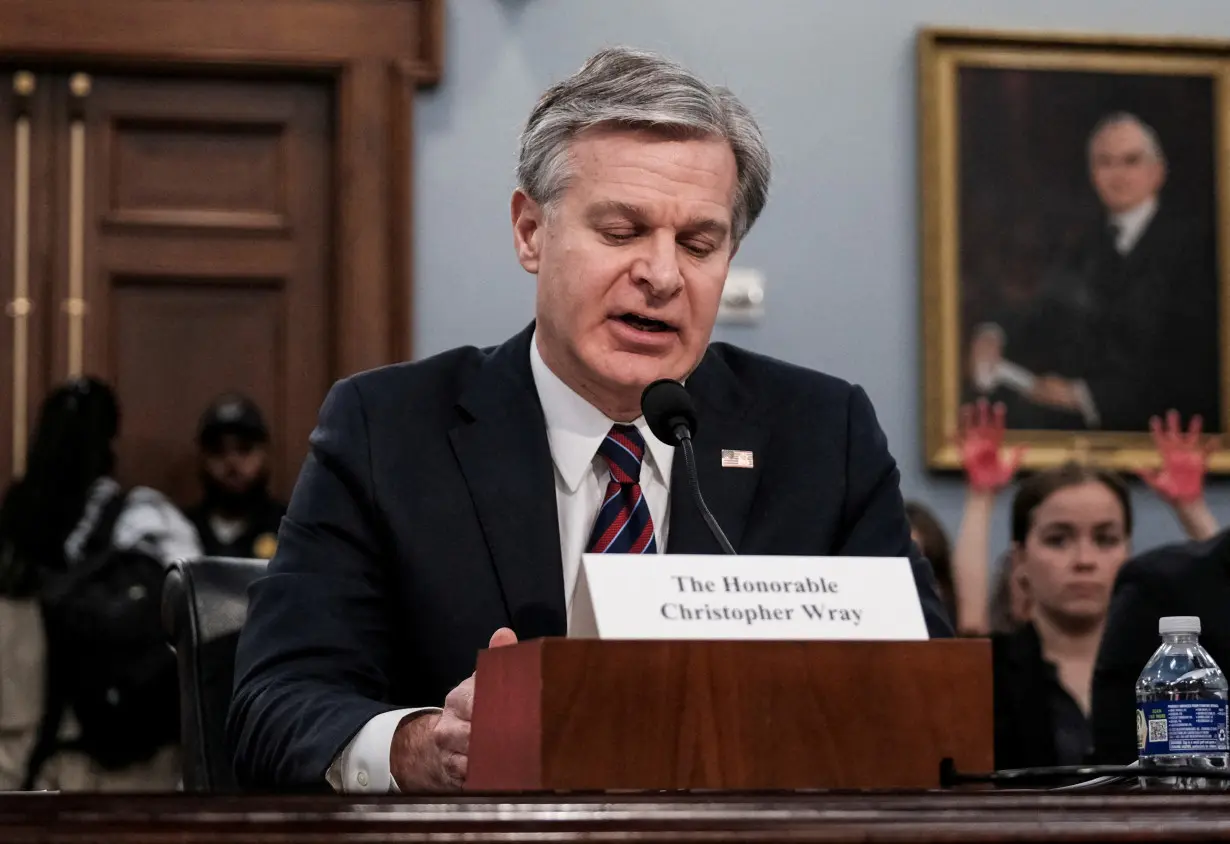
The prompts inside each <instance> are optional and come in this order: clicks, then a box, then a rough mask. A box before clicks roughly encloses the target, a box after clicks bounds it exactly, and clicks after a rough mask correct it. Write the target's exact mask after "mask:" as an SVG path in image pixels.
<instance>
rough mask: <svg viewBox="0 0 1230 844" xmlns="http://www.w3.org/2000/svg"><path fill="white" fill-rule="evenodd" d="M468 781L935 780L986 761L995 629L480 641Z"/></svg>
mask: <svg viewBox="0 0 1230 844" xmlns="http://www.w3.org/2000/svg"><path fill="white" fill-rule="evenodd" d="M475 682H476V686H475V693H474V714H473V722H472V731H471V735H470V759H469V772H468V775H467V777H466V788H467V789H469V790H472V791H505V790H508V791H540V790H541V791H589V790H612V789H636V790H642V789H648V790H658V789H668V790H673V789H722V790H734V789H740V790H761V789H766V790H775V789H847V788H849V789H854V788H897V789H900V788H935V787H937V786H938V785H939V771H940V762H941V760H943V759H944V758H951V759H952V760H954V762H955V764H956V766H957V768H958V769H960V770H964V771H989V770H992V769H993V767H994V766H993V759H992V735H993V734H992V701H991V647H990V642H989V641H988V640H985V639H983V640H974V639H969V640H960V639H950V640H936V641H929V642H763V641H761V642H755V641H738V642H736V641H713V642H698V641H598V640H592V639H538V640H534V641H530V642H523V643H521V644H518V645H514V646H512V647H507V648H496V649H492V650H486V651H483V652H482V653H480V654H479V657H478V670H477V676H476V681H475Z"/></svg>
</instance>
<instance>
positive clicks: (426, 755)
mask: <svg viewBox="0 0 1230 844" xmlns="http://www.w3.org/2000/svg"><path fill="white" fill-rule="evenodd" d="M439 720H440V711H439V710H437V709H428V710H422V711H419V712H412V713H411V714H409V715H407V716H406V717H405V718H403V719H402V721H401V723H400V724H398V725H397V729H396V730H395V731H394V732H393V742H392V744H391V745H390V746H389V770H390V771H391V772H392V774H393V782H394V783H395V785H396V787H397V790H399V791H421V790H428V789H432V788H436V787H438V786H436V785H435V779H436V778H435V777H434V776H433V773H434V772H433V771H432V770H431V769H430V768H431V766H432V765H433V764H434V763H435V761H436V755H435V754H434V753H432V752H431V750H432V749H431V731H432V728H433V727H434V726H435V724H436V722H437V721H439Z"/></svg>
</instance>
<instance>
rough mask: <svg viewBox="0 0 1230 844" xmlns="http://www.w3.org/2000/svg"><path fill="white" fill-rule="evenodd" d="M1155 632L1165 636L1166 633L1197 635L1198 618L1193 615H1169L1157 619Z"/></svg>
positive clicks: (1198, 630)
mask: <svg viewBox="0 0 1230 844" xmlns="http://www.w3.org/2000/svg"><path fill="white" fill-rule="evenodd" d="M1157 632H1158V633H1160V634H1162V635H1163V636H1165V635H1166V634H1167V633H1199V632H1200V617H1199V616H1195V615H1170V616H1166V617H1165V618H1162V619H1159V620H1158V622H1157Z"/></svg>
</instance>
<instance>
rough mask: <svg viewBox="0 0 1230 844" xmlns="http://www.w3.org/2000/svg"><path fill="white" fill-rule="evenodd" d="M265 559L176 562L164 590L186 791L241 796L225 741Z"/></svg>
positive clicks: (209, 558)
mask: <svg viewBox="0 0 1230 844" xmlns="http://www.w3.org/2000/svg"><path fill="white" fill-rule="evenodd" d="M266 565H267V563H266V561H265V560H239V559H226V558H219V557H204V558H202V559H199V560H190V561H182V562H179V563H176V564H175V565H174V566H172V567H171V569H170V570H169V571H168V572H167V577H166V581H165V583H164V584H163V590H162V621H163V627H164V628H165V629H166V633H167V637H168V639H169V641H170V643H171V646H172V647H173V648H175V653H176V657H177V660H178V662H179V696H180V732H181V734H182V743H183V748H182V753H183V767H184V789H185V790H186V791H237V790H238V785H237V783H236V782H235V774H234V770H233V767H232V764H231V754H230V751H229V750H228V747H227V742H226V714H227V710H228V708H229V707H230V703H231V684H232V682H233V680H234V672H235V645H236V643H237V642H238V640H239V630H240V628H242V627H243V622H244V619H245V618H246V617H247V614H248V585H249V584H250V583H251V582H252V581H254V580H256V579H257V578H258V577H260V576H261V575H262V574H264V573H265V566H266Z"/></svg>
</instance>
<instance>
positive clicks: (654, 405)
mask: <svg viewBox="0 0 1230 844" xmlns="http://www.w3.org/2000/svg"><path fill="white" fill-rule="evenodd" d="M641 414H642V415H643V416H644V417H645V422H646V423H647V424H648V425H649V430H651V431H653V435H654V436H655V437H657V438H658V439H660V440H661V441H662V442H664V443H666V444H667V445H678V443H679V439H678V437H676V436H675V428H676V427H678V426H679V425H684V426H686V427H687V429H688V432H689V433H690V434H695V433H696V406H695V405H693V404H692V397H691V396H690V395H688V391H687V390H685V389H684V387H683V385H682V384H680V383H679V382H678V381H672V380H671V379H669V378H662V379H660V380H658V381H654V382H653V383H652V384H650V385H649V386H648V387H646V388H645V391H644V392H643V393H641Z"/></svg>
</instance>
